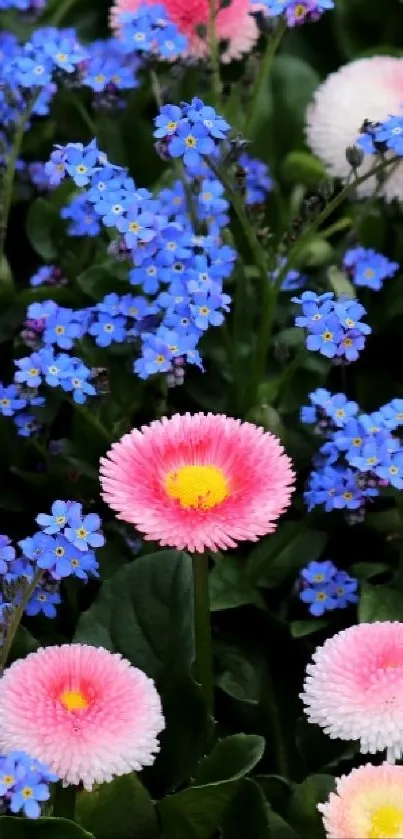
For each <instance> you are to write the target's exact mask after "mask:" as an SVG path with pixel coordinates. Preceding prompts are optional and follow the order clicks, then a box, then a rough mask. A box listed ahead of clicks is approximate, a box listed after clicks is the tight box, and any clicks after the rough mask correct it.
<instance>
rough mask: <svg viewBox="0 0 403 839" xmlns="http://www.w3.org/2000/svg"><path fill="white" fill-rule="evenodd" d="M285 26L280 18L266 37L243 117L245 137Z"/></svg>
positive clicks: (254, 114)
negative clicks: (265, 43)
mask: <svg viewBox="0 0 403 839" xmlns="http://www.w3.org/2000/svg"><path fill="white" fill-rule="evenodd" d="M286 28H287V24H286V22H285V20H283V19H281V20H280V21H279V23H278V24H277V26H276V28H275V29H274V31H273V32H272V35H271V37H270V38H268V39H267V45H266V51H265V53H264V55H263V58H262V61H261V64H260V67H259V73H258V75H257V78H256V81H255V86H254V88H253V93H252V97H251V100H250V103H249V107H248V110H247V113H246V117H245V123H244V127H243V134H244V135H245V137H247V136H248V134H249V133H250V129H251V127H252V125H253V120H254V118H255V116H256V112H257V109H258V105H259V101H260V97H261V93H262V90H263V88H264V85H265V84H266V81H267V78H268V75H269V73H270V69H271V65H272V63H273V58H274V56H275V54H276V51H277V47H278V46H279V44H280V41H281V39H282V37H283V35H284V32H285V30H286Z"/></svg>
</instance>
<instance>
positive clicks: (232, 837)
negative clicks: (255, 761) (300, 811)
mask: <svg viewBox="0 0 403 839" xmlns="http://www.w3.org/2000/svg"><path fill="white" fill-rule="evenodd" d="M222 836H223V839H245V837H247V836H250V837H253V839H272V836H273V834H272V832H271V829H270V807H269V805H268V803H267V801H266V799H265V797H264V795H263V793H262V791H261V789H260V788H259V787H258V785H257V784H255V783H254V781H252V780H251V779H250V778H245V779H244V780H243V781H242V783H241V784H239V787H238V790H237V793H236V795H235V796H234V798H233V801H232V803H231V806H230V807H229V808H228V811H227V813H226V815H225V818H224V820H223V825H222Z"/></svg>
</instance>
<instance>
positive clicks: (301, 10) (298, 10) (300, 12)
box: [294, 3, 307, 20]
mask: <svg viewBox="0 0 403 839" xmlns="http://www.w3.org/2000/svg"><path fill="white" fill-rule="evenodd" d="M306 11H307V7H306V6H305V4H304V3H299V4H298V6H295V8H294V17H295V18H297V20H299V18H301V17H304V16H305V14H306Z"/></svg>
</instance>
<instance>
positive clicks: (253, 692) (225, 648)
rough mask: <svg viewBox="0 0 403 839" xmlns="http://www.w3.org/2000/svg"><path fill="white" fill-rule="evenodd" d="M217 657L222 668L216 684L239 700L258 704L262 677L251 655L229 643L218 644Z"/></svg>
mask: <svg viewBox="0 0 403 839" xmlns="http://www.w3.org/2000/svg"><path fill="white" fill-rule="evenodd" d="M216 658H217V659H218V664H219V666H220V668H221V672H220V674H219V675H218V676H217V677H216V684H217V686H218V687H219V688H221V690H223V691H224V692H225V693H227V694H228V696H231V697H232V699H236V700H237V701H238V702H249V703H251V704H254V705H256V704H257V703H258V702H259V699H260V695H261V685H260V683H261V678H259V673H258V668H257V666H256V663H255V662H252V660H251V655H248V654H247V653H246V651H243V650H241V649H238V648H237V647H235V646H232V645H229V644H221V645H216Z"/></svg>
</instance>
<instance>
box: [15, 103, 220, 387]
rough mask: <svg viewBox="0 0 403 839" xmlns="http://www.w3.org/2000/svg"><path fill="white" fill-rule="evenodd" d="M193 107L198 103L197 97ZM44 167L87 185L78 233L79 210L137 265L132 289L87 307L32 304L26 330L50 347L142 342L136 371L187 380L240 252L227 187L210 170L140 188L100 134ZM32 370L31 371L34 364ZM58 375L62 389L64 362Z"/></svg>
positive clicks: (115, 251) (73, 208) (73, 213)
mask: <svg viewBox="0 0 403 839" xmlns="http://www.w3.org/2000/svg"><path fill="white" fill-rule="evenodd" d="M193 104H194V107H195V108H196V107H199V100H197V102H196V103H195V102H193ZM169 107H171V106H169ZM189 107H190V106H189ZM211 110H212V109H210V108H204V106H202V107H200V109H199V111H198V113H199V114H200V118H203V117H204V118H206V119H207V118H208V117H211V113H210V111H211ZM214 113H215V112H214ZM220 125H221V123H220V121H218V123H217V125H216V126H215V128H210V129H209V130H211V131H213V132H215V133H217V132H218V133H220ZM217 126H218V127H217ZM46 168H47V173H48V176H49V178H50V179H51V180H54V181H56V182H60V180H62V179H63V178H64V177H66V175H69V176H70V177H71V178H72V179H73V180H74V183H75V184H76V185H77V186H79V187H81V188H82V189H83V190H84V191H83V192H82V193H81V194H80V195H79V196H78V198H77V197H76V198H74V199H73V202H72V203H71V204H70V207H69V217H70V218H73V219H74V224H75V225H76V226H80V232H81V233H85V232H86V231H85V230H83V229H82V228H81V223H82V222H81V220H82V217H83V213H84V214H85V215H86V216H87V218H88V217H90V221H91V225H92V224H93V223H94V224H96V226H97V230H98V229H99V227H100V226H103V227H106V228H109V229H111V230H114V235H115V238H114V240H113V242H112V244H111V246H110V248H109V250H110V253H111V254H112V255H113V256H116V257H117V258H119V259H125V260H127V261H128V262H129V263H130V262H131V264H132V266H133V267H132V268H131V269H129V271H128V281H129V283H130V285H132V286H134V287H135V289H136V293H135V294H134V295H132V294H125V295H122V296H118V295H116V294H110V295H107V297H105V298H104V300H102V301H100V302H99V303H98V304H97V305H96V306H95V307H92V308H88V309H85V310H82V311H81V312H73V311H72V310H66V309H62V308H61V307H57V306H55V304H53V303H52V302H51V301H48V302H47V303H46V304H45V303H44V304H34V305H33V306H31V307H30V308H29V309H28V321H29V324H30V327H31V328H35V329H36V330H37V332H38V336H39V338H40V342H41V343H43V344H44V345H46V346H47V347H51V346H52V347H55V348H60V349H69V348H71V346H72V345H73V343H74V341H75V340H78V339H80V338H81V337H82V336H83V334H84V333H86V334H89V335H90V336H92V338H93V339H94V340H95V342H96V344H97V345H98V346H100V347H108V346H110V345H111V344H112V343H113V342H117V343H122V342H123V341H125V342H130V343H133V345H134V349H135V350H137V348H138V345H139V344H140V353H141V355H140V358H138V359H136V361H135V362H134V368H133V369H134V371H135V373H136V374H137V375H138V376H140V377H141V378H144V379H145V378H148V377H149V376H150V375H153V374H154V373H157V372H162V373H166V374H167V375H168V377H169V379H168V383H169V384H174V383H179V382H181V381H182V380H183V366H184V364H185V362H187V363H190V364H197V365H198V366H199V367H202V362H201V357H200V354H199V352H198V349H197V345H198V343H199V341H200V339H201V337H202V336H203V334H204V333H205V331H206V330H207V329H208V327H209V326H220V325H221V324H222V322H223V320H224V312H226V311H228V308H229V303H230V298H229V296H228V295H227V294H224V293H223V282H224V280H225V279H226V278H228V277H229V275H230V274H231V272H232V268H233V263H234V260H235V257H236V254H235V251H233V249H232V248H230V247H229V246H227V245H224V244H223V242H222V240H221V235H220V231H221V228H222V227H223V226H224V225H225V224H227V222H228V202H227V200H226V198H225V196H224V192H223V187H222V185H221V184H220V183H219V181H218V180H217V179H216V178H215V177H214V176H213V174H212V173H211V172H210V170H208V169H207V173H206V176H205V177H203V178H200V179H197V181H194V180H193V178H190V177H189V178H188V179H187V181H186V183H185V184H184V183H183V182H182V181H176V182H174V183H173V185H172V187H171V188H169V189H163V190H161V192H160V193H159V195H153V194H152V193H150V192H149V191H148V190H146V189H137V188H136V186H135V184H134V181H133V179H132V178H130V177H129V175H128V173H127V171H126V170H125V169H122V168H121V167H119V166H115V165H113V164H111V163H110V162H109V161H108V160H107V159H106V157H105V155H103V154H102V153H101V152H100V151H99V150H98V148H97V146H96V143H95V141H93V142H91V143H90V144H89V145H88V146H83V145H81V144H69V145H68V146H65V147H63V148H62V147H56V149H55V151H54V152H53V153H52V155H51V159H50V160H49V162H48V163H47V164H46ZM187 190H188V191H189V195H188V194H187ZM77 202H79V203H77ZM83 202H84V203H85V209H84V208H83ZM189 202H190V203H191V207H189ZM77 211H78V214H77ZM194 225H195V226H196V229H195V227H194ZM87 229H88V225H87ZM199 229H200V232H199ZM97 230H96V231H95V232H97ZM75 232H78V231H77V228H76V230H75ZM150 296H151V298H152V299H150ZM34 321H35V322H36V325H35V327H33V326H32V324H33V323H34ZM25 326H26V328H27V324H26V325H25ZM39 354H40V355H41V359H42V363H41V365H40V370H42V377H45V380H46V382H47V384H50V385H51V386H54V385H55V384H56V383H54V382H53V380H52V381H51V382H49V381H48V379H47V378H46V373H45V372H44V371H43V351H42V350H40V351H39ZM36 361H38V364H39V360H38V359H37V358H36ZM60 361H61V359H60V357H58V359H57V362H58V364H59V363H60ZM46 364H47V365H49V364H50V366H51V367H52V371H53V373H55V370H54V367H55V359H54V357H53V356H51V357H50V356H46ZM27 367H28V372H29V371H31V370H32V365H31V364H29V365H28V364H27ZM34 369H35V368H34ZM47 370H48V367H47ZM56 373H57V375H58V378H59V380H60V384H61V386H62V387H63V386H64V384H63V383H64V382H65V380H66V377H65V375H64V369H62V376H61V377H60V376H59V374H58V371H56ZM31 385H32V381H31Z"/></svg>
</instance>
